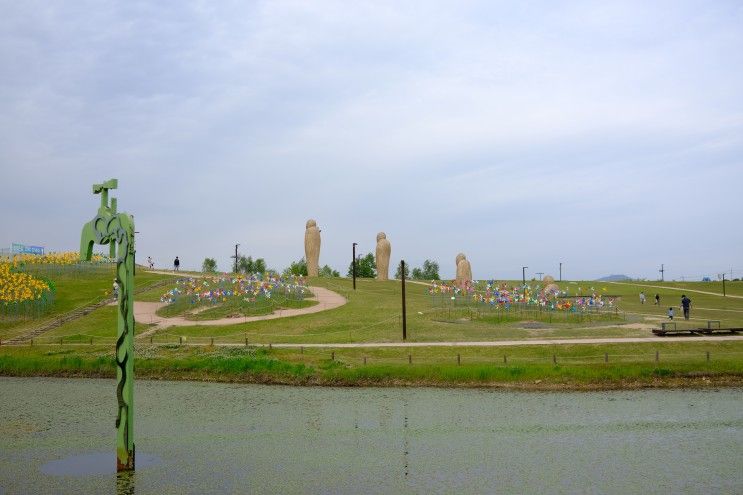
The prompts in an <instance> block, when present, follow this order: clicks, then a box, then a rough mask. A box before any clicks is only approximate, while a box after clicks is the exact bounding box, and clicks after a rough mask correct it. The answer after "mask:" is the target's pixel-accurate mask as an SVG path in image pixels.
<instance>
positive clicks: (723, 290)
mask: <svg viewBox="0 0 743 495" xmlns="http://www.w3.org/2000/svg"><path fill="white" fill-rule="evenodd" d="M722 297H726V294H725V272H722Z"/></svg>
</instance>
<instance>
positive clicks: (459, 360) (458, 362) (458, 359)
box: [457, 354, 462, 366]
mask: <svg viewBox="0 0 743 495" xmlns="http://www.w3.org/2000/svg"><path fill="white" fill-rule="evenodd" d="M460 364H462V356H461V355H459V354H457V366H459V365H460Z"/></svg>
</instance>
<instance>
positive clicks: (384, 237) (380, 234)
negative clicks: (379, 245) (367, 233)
mask: <svg viewBox="0 0 743 495" xmlns="http://www.w3.org/2000/svg"><path fill="white" fill-rule="evenodd" d="M382 239H387V234H385V233H384V232H380V233H379V234H377V242H379V241H381V240H382Z"/></svg>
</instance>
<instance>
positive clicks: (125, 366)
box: [80, 179, 135, 471]
mask: <svg viewBox="0 0 743 495" xmlns="http://www.w3.org/2000/svg"><path fill="white" fill-rule="evenodd" d="M117 186H118V181H117V180H116V179H111V180H108V181H106V182H104V183H103V184H95V185H94V186H93V194H100V195H101V207H100V208H98V214H97V215H96V216H95V218H93V220H91V221H90V222H88V223H86V224H85V226H84V227H83V232H82V236H81V237H80V259H82V260H88V261H89V260H90V259H91V257H92V255H93V244H112V245H113V244H117V243H118V254H119V257H118V258H117V259H116V283H117V284H118V286H119V315H118V330H117V339H116V378H117V386H116V399H117V400H118V406H119V410H118V415H117V417H116V430H117V433H116V468H117V470H118V471H127V470H132V469H134V297H133V295H134V252H135V251H134V218H132V216H131V215H128V214H126V213H116V210H115V203H114V207H113V208H111V207H110V206H109V205H108V190H109V189H116V187H117ZM111 253H113V249H112V250H111Z"/></svg>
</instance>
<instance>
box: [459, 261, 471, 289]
mask: <svg viewBox="0 0 743 495" xmlns="http://www.w3.org/2000/svg"><path fill="white" fill-rule="evenodd" d="M466 282H472V266H471V265H470V262H469V261H467V257H466V256H465V255H464V253H459V254H458V255H457V279H456V285H457V286H459V287H462V286H464V285H465V283H466Z"/></svg>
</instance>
